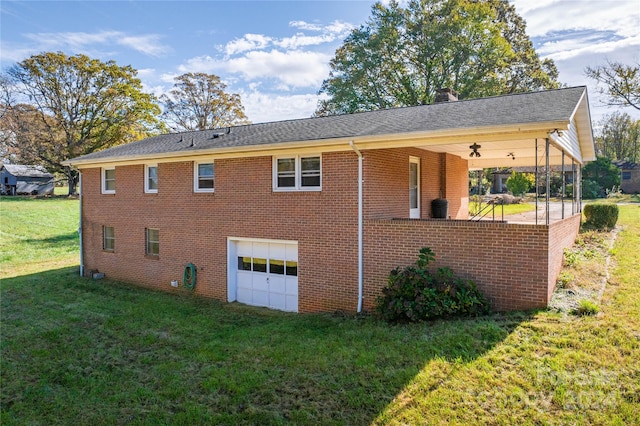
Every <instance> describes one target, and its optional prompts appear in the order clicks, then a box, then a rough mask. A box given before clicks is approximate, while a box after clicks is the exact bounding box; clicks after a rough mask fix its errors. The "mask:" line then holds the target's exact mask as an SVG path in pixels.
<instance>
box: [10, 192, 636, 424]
mask: <svg viewBox="0 0 640 426" xmlns="http://www.w3.org/2000/svg"><path fill="white" fill-rule="evenodd" d="M0 215H1V218H2V220H1V221H0V237H1V239H2V246H1V248H2V257H1V258H0V268H1V272H2V277H3V279H2V285H1V300H0V303H1V309H2V310H1V311H0V315H1V333H2V336H1V340H0V349H1V363H2V364H1V369H0V378H1V386H0V396H1V400H0V415H1V417H0V423H1V424H2V425H23V424H41V425H45V424H46V425H49V424H64V425H67V424H73V425H96V424H97V425H103V424H104V425H111V424H133V425H156V424H184V425H194V424H229V425H236V424H259V425H265V424H266V425H269V424H311V425H316V424H351V425H362V424H397V425H404V424H504V425H512V424H584V425H589V424H619V425H629V424H639V423H640V331H639V330H640V295H639V294H640V292H638V285H639V284H638V283H639V282H640V268H638V267H637V263H638V255H637V253H640V207H639V206H638V205H632V206H623V207H621V217H620V221H619V224H620V225H622V231H621V232H620V233H619V235H618V239H617V242H616V245H615V247H614V249H613V253H614V255H615V261H616V267H615V269H614V270H613V272H612V276H611V279H610V281H611V283H610V285H609V286H608V287H607V290H606V291H605V293H604V298H603V301H602V302H601V303H600V313H599V314H598V315H596V316H584V317H578V316H574V315H568V314H566V313H553V312H550V311H540V312H527V313H509V314H494V315H490V316H487V317H483V318H475V319H465V320H453V321H435V322H429V323H426V324H417V325H395V326H390V325H386V324H384V323H381V322H379V321H377V320H376V319H375V318H372V317H367V316H364V317H353V316H344V315H295V314H287V313H280V312H274V311H269V310H265V309H256V308H250V307H244V306H241V305H237V304H225V303H220V302H216V301H211V300H205V299H200V298H194V297H191V296H190V295H189V294H186V293H185V294H183V295H179V296H175V295H169V294H165V293H161V292H153V291H148V290H144V289H141V288H136V287H132V286H127V285H124V284H120V283H117V282H112V281H109V280H100V281H93V280H88V279H82V278H79V277H78V267H77V253H76V250H77V244H78V243H77V237H76V234H75V232H76V228H77V200H67V199H56V198H54V199H48V200H30V199H11V200H9V199H7V198H2V200H1V201H0ZM72 235H73V236H72ZM23 260H26V266H16V265H19V264H21V262H22V261H23ZM505 273H508V271H507V270H505Z"/></svg>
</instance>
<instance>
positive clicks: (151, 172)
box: [144, 164, 158, 194]
mask: <svg viewBox="0 0 640 426" xmlns="http://www.w3.org/2000/svg"><path fill="white" fill-rule="evenodd" d="M144 192H146V193H148V194H157V193H158V165H157V164H145V166H144Z"/></svg>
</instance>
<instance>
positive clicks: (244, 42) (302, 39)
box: [221, 21, 353, 56]
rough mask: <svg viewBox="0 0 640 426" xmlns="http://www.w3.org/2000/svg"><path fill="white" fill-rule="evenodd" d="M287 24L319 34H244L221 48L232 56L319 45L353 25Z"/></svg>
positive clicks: (344, 33) (340, 36)
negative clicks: (274, 35) (269, 49)
mask: <svg viewBox="0 0 640 426" xmlns="http://www.w3.org/2000/svg"><path fill="white" fill-rule="evenodd" d="M289 26H290V27H292V28H297V29H299V30H303V31H313V32H319V33H321V34H319V35H307V34H305V33H304V32H298V33H296V34H295V35H293V36H291V37H282V38H275V37H269V36H266V35H263V34H251V33H249V34H245V35H243V36H242V37H240V38H236V39H234V40H232V41H230V42H229V43H227V44H226V45H225V46H223V47H222V48H221V50H222V51H224V52H225V53H226V54H227V55H229V56H233V55H237V54H240V53H244V52H250V51H256V50H266V49H268V48H272V47H280V48H283V49H298V48H300V47H305V46H319V45H322V44H326V43H331V42H333V41H335V40H337V39H338V38H343V37H344V36H346V34H347V33H348V32H349V31H351V29H352V28H353V25H351V24H349V23H346V22H342V21H334V22H332V23H330V24H328V25H320V24H312V23H308V22H305V21H291V22H289Z"/></svg>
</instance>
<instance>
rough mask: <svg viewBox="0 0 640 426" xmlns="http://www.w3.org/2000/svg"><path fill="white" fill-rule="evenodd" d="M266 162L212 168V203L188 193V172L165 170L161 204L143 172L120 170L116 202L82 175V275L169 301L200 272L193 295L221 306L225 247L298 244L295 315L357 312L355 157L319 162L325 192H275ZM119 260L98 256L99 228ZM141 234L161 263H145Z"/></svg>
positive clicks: (94, 174)
mask: <svg viewBox="0 0 640 426" xmlns="http://www.w3.org/2000/svg"><path fill="white" fill-rule="evenodd" d="M271 173H272V160H271V157H259V158H249V159H227V160H216V161H215V175H216V180H215V193H194V192H193V163H192V162H179V163H161V164H159V167H158V178H159V190H158V193H157V194H145V193H144V191H143V179H144V167H143V166H142V165H135V166H123V167H117V168H116V193H115V195H102V194H100V169H98V168H96V169H85V170H83V209H84V210H83V221H84V224H83V229H84V244H85V245H84V251H85V259H84V262H85V267H86V269H87V270H90V269H97V270H100V271H101V272H105V274H106V276H107V277H109V278H114V279H119V280H123V281H127V282H135V283H139V284H142V285H144V286H146V287H152V288H158V289H162V290H168V291H171V290H172V287H170V285H169V284H170V281H171V280H176V279H177V280H180V281H181V280H182V274H183V271H184V267H185V265H186V264H187V263H189V262H193V263H194V264H195V265H196V266H197V267H198V283H197V285H196V289H195V291H196V293H198V294H201V295H204V296H208V297H214V298H217V299H220V300H227V271H226V265H227V237H228V236H231V237H247V238H265V239H277V240H295V241H298V243H299V245H298V250H299V266H300V268H299V272H298V278H299V289H298V291H299V310H300V311H301V312H305V311H306V312H310V311H331V310H336V309H344V310H350V311H354V310H355V309H356V307H357V292H358V289H357V282H358V278H357V241H358V239H357V173H358V167H357V156H356V155H355V153H353V152H345V153H332V154H331V153H330V154H324V155H323V156H322V191H321V192H286V193H283V192H273V191H272V174H271ZM103 225H107V226H114V227H115V235H116V242H115V244H116V250H115V252H113V253H108V252H103V251H102V226H103ZM145 227H151V228H158V229H159V230H160V256H159V257H158V258H157V259H151V258H147V257H146V256H145V234H144V230H145Z"/></svg>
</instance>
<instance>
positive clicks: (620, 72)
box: [585, 61, 640, 110]
mask: <svg viewBox="0 0 640 426" xmlns="http://www.w3.org/2000/svg"><path fill="white" fill-rule="evenodd" d="M585 74H586V75H587V77H589V78H592V79H594V80H596V81H597V82H598V84H599V88H598V90H599V92H600V93H602V94H603V95H605V96H607V97H608V99H607V105H611V106H625V107H627V106H630V107H633V108H635V109H639V110H640V63H636V64H635V65H625V64H622V63H620V62H611V61H607V64H606V65H599V66H596V67H593V68H592V67H587V68H586V69H585ZM603 86H604V87H603Z"/></svg>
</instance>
